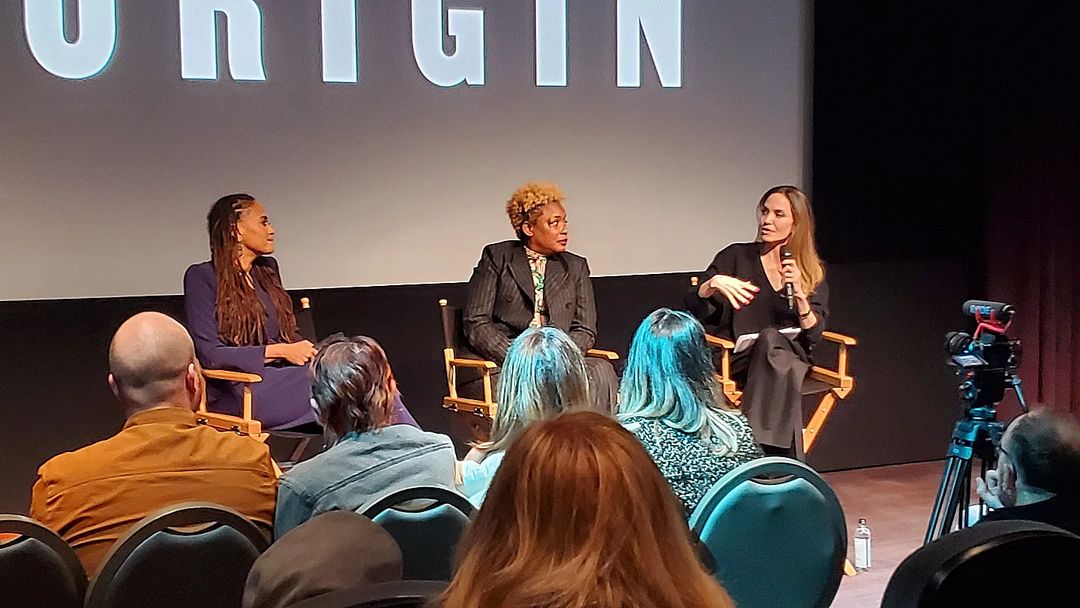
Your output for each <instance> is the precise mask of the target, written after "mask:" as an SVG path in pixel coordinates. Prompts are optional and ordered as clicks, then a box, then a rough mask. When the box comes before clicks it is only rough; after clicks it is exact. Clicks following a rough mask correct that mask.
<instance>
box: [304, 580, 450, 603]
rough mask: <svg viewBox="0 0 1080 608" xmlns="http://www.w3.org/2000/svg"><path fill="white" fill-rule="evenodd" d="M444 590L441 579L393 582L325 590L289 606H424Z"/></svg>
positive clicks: (443, 583) (444, 585)
mask: <svg viewBox="0 0 1080 608" xmlns="http://www.w3.org/2000/svg"><path fill="white" fill-rule="evenodd" d="M445 589H446V583H445V582H442V581H396V582H393V583H380V584H378V585H372V586H370V587H367V588H365V589H350V590H347V591H335V592H333V593H326V594H323V595H320V596H318V597H312V598H308V599H306V600H304V601H302V602H298V603H296V604H293V605H291V606H289V608H423V607H424V606H427V605H428V602H430V601H431V600H433V599H435V598H436V597H438V595H439V594H440V593H442V592H443V590H445Z"/></svg>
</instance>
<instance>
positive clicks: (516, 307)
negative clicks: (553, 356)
mask: <svg viewBox="0 0 1080 608" xmlns="http://www.w3.org/2000/svg"><path fill="white" fill-rule="evenodd" d="M545 272H546V274H545V277H544V299H545V301H546V303H547V316H548V318H547V324H548V325H551V326H554V327H558V328H559V329H561V330H563V331H564V332H566V333H567V334H569V336H570V338H571V339H572V340H573V341H574V343H575V344H577V346H578V348H580V349H581V352H583V353H584V352H585V351H587V350H589V349H590V348H592V347H593V344H595V343H596V299H595V298H594V296H593V288H592V279H590V278H589V263H588V262H587V261H586V260H585V258H583V257H581V256H579V255H574V254H572V253H569V252H566V253H559V254H556V255H552V256H549V257H548V263H547V270H546V271H545ZM534 297H535V293H534V289H533V280H532V271H531V270H530V268H529V258H528V256H526V254H525V247H524V245H522V243H521V241H517V240H514V241H503V242H501V243H493V244H491V245H488V246H486V247H484V252H483V253H482V254H480V261H479V262H477V263H476V268H474V269H473V274H472V278H471V279H469V299H468V302H467V303H466V305H465V311H464V315H463V316H464V325H465V337H466V338H468V340H469V346H470V347H471V348H472V350H473V351H474V352H475V353H476V354H478V355H480V356H482V357H484V358H486V359H490V360H492V361H494V362H496V363H498V364H499V365H502V362H503V359H505V358H506V351H507V350H508V349H509V348H510V342H511V341H513V339H514V338H516V337H517V336H518V335H519V334H521V332H523V331H525V330H526V329H528V327H529V323H530V322H531V321H532V318H533V300H534Z"/></svg>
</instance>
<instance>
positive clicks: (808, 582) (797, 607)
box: [690, 457, 847, 608]
mask: <svg viewBox="0 0 1080 608" xmlns="http://www.w3.org/2000/svg"><path fill="white" fill-rule="evenodd" d="M763 476H765V477H767V478H762V477H763ZM690 527H691V528H692V529H693V531H694V533H695V534H697V536H698V538H700V539H701V542H702V543H703V544H704V545H705V546H706V547H707V548H708V549H709V552H710V553H712V556H713V558H714V560H715V569H716V570H715V576H716V578H717V580H719V581H720V583H721V584H722V585H723V586H724V588H725V589H727V591H728V593H729V594H731V597H732V599H734V600H735V604H736V605H737V606H739V608H815V607H821V608H824V607H826V606H828V605H829V604H830V603H831V602H832V599H833V597H834V596H835V595H836V590H837V589H838V588H839V586H840V578H841V577H842V576H843V564H844V557H845V555H846V552H847V530H846V527H845V524H844V513H843V510H842V509H841V508H840V502H839V501H838V500H837V498H836V494H835V493H834V492H833V491H832V488H830V487H829V485H828V484H827V483H825V480H823V479H822V478H821V476H820V475H818V474H817V473H816V472H815V471H814V470H813V469H811V468H810V467H808V466H806V465H804V464H802V463H801V462H798V461H796V460H791V459H788V458H778V457H770V458H761V459H758V460H754V461H751V462H748V463H746V464H743V465H741V466H739V467H738V468H736V469H735V470H733V471H731V472H730V473H728V474H727V475H725V476H724V477H722V478H721V479H720V480H719V481H718V482H716V484H715V485H714V486H713V487H712V488H711V489H710V490H709V492H708V493H707V494H706V495H705V498H703V499H702V500H701V502H700V503H699V504H698V506H697V508H696V509H695V510H694V513H693V514H692V515H691V516H690Z"/></svg>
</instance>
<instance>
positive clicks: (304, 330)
mask: <svg viewBox="0 0 1080 608" xmlns="http://www.w3.org/2000/svg"><path fill="white" fill-rule="evenodd" d="M296 331H297V333H299V334H300V336H301V337H302V338H304V339H305V340H307V341H308V342H311V343H318V341H319V334H318V333H317V332H316V331H315V314H314V312H313V311H312V310H311V298H308V297H303V298H300V310H297V311H296Z"/></svg>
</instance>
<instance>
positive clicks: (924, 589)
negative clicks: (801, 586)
mask: <svg viewBox="0 0 1080 608" xmlns="http://www.w3.org/2000/svg"><path fill="white" fill-rule="evenodd" d="M1078 554H1080V537H1077V536H1076V535H1074V534H1071V533H1069V532H1066V531H1065V530H1062V529H1060V528H1056V527H1054V526H1051V525H1049V524H1044V523H1039V522H1032V521H1019V520H1017V521H988V522H984V523H980V524H978V525H975V526H972V527H970V528H965V529H963V530H959V531H957V532H953V533H951V534H946V535H945V536H942V537H941V538H939V539H937V540H936V541H934V542H932V543H930V544H928V545H926V546H923V547H921V548H919V549H918V550H916V551H915V552H914V553H912V554H911V555H909V556H908V557H907V558H906V559H904V561H903V562H901V563H900V565H899V566H898V567H897V568H896V571H895V572H893V575H892V578H890V579H889V584H888V586H887V587H886V588H885V595H884V596H883V597H882V600H881V606H882V608H953V607H955V606H990V605H995V604H1003V603H1015V604H1016V605H1020V606H1080V587H1077V585H1076V582H1075V580H1074V579H1073V578H1072V577H1074V576H1076V563H1075V560H1074V556H1076V555H1078ZM1010 599H1020V600H1022V601H1020V602H1013V601H1010Z"/></svg>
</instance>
